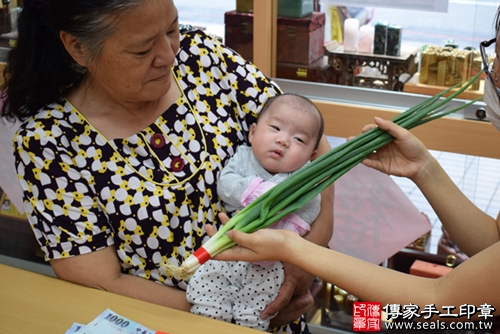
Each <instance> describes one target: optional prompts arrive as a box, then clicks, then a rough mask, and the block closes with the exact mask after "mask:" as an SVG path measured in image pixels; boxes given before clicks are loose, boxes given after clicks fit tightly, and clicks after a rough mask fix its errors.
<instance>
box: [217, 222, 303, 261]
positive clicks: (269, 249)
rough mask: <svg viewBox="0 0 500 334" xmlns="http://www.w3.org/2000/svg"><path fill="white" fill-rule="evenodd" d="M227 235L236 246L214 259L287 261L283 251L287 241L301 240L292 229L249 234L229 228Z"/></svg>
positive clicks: (259, 231) (263, 230)
mask: <svg viewBox="0 0 500 334" xmlns="http://www.w3.org/2000/svg"><path fill="white" fill-rule="evenodd" d="M227 236H228V237H229V238H231V239H232V240H233V241H234V242H236V243H237V244H238V246H235V247H231V248H229V249H227V250H225V251H223V252H222V253H220V254H218V255H216V256H215V257H214V260H221V261H246V262H257V261H267V260H273V261H283V262H289V261H287V259H288V258H287V252H286V251H285V249H286V247H287V243H288V242H298V241H299V240H303V239H302V238H301V237H300V236H299V235H297V234H296V233H294V232H292V231H285V230H273V229H262V230H258V231H256V232H253V233H250V234H247V233H244V232H241V231H236V230H230V231H228V232H227ZM277 250H278V251H277Z"/></svg>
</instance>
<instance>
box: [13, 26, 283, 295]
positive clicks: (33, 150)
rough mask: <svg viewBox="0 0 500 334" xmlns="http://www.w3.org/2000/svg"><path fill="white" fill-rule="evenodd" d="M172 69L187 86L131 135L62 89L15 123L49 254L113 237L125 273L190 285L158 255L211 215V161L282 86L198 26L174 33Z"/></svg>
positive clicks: (215, 166)
mask: <svg viewBox="0 0 500 334" xmlns="http://www.w3.org/2000/svg"><path fill="white" fill-rule="evenodd" d="M173 72H174V75H175V77H176V79H177V83H178V85H179V87H180V88H181V90H182V92H183V96H182V97H181V98H179V99H178V101H177V102H176V103H174V104H173V105H172V106H171V107H170V108H168V110H166V111H165V112H164V113H163V115H162V116H160V117H159V118H158V119H157V120H156V121H155V122H154V123H153V124H151V125H150V126H148V127H147V128H145V129H144V130H142V131H141V132H139V133H137V134H135V135H133V136H131V137H128V138H123V139H115V140H107V139H106V138H105V137H104V136H102V135H101V134H100V133H99V132H98V131H97V130H96V129H95V128H94V127H92V125H91V124H90V123H89V122H87V120H86V119H85V118H84V117H83V116H82V114H80V112H79V111H78V110H76V109H75V107H73V106H72V105H71V103H70V102H69V101H67V100H64V99H62V100H60V101H57V102H55V103H52V104H50V105H47V106H46V107H45V108H43V109H42V110H40V112H39V113H38V114H37V115H36V116H34V117H33V118H31V119H30V120H28V121H27V122H25V123H24V124H23V125H22V126H21V128H20V130H19V132H18V133H17V134H16V136H15V139H14V140H15V143H14V144H15V158H16V168H17V173H18V175H19V180H20V182H21V185H22V188H23V193H24V202H25V207H26V213H27V215H28V219H29V222H30V225H31V227H32V229H33V232H34V234H35V236H36V239H37V240H38V242H39V243H40V246H41V248H42V250H43V252H44V253H45V259H46V260H52V259H58V258H64V257H70V256H75V255H79V254H85V253H89V252H93V251H96V250H99V249H102V248H104V247H107V246H110V245H114V247H115V248H116V251H117V253H118V257H119V259H120V262H121V267H122V271H123V272H124V273H128V274H131V275H135V276H140V277H143V278H146V279H150V280H153V281H156V282H161V283H164V284H168V285H173V286H177V287H179V288H182V289H184V288H185V287H186V282H183V281H177V280H176V279H175V278H173V277H172V276H170V275H169V274H168V273H166V272H165V271H164V270H162V269H161V268H160V264H161V263H163V262H166V261H169V262H174V263H178V264H180V263H182V261H183V260H184V259H186V258H187V257H188V256H189V255H190V254H191V253H192V252H193V251H194V250H196V249H197V248H198V247H200V246H201V245H202V244H203V242H204V241H206V239H207V238H208V237H207V235H206V233H205V224H206V223H209V224H215V225H217V224H219V222H218V219H217V214H218V212H220V211H221V210H222V205H221V200H220V199H219V197H218V196H217V193H216V180H217V178H218V176H219V173H220V171H221V169H222V167H223V166H224V165H225V163H226V162H227V160H228V159H229V158H230V157H231V156H232V155H233V154H234V153H235V151H236V147H237V146H239V145H241V144H244V143H246V135H247V132H248V129H249V127H250V125H251V124H252V123H253V122H254V121H255V119H256V117H257V115H258V113H259V111H260V109H261V107H262V104H263V103H264V102H265V101H267V100H268V99H269V98H270V97H272V96H274V95H276V94H278V93H279V88H278V87H277V86H276V85H275V84H274V83H273V82H271V81H270V80H269V79H268V78H266V77H265V76H264V75H263V74H262V73H261V72H260V71H258V70H257V69H256V68H255V66H254V65H252V64H251V63H249V62H247V61H245V60H244V59H242V58H241V57H240V56H239V55H238V54H236V53H235V52H233V51H232V50H231V49H229V48H226V47H224V46H223V45H221V44H220V43H219V42H218V41H217V40H216V39H214V38H211V37H209V36H207V35H206V34H204V33H203V32H201V31H191V32H188V33H185V34H182V35H181V47H180V50H179V52H178V54H177V57H176V62H175V64H174V67H173Z"/></svg>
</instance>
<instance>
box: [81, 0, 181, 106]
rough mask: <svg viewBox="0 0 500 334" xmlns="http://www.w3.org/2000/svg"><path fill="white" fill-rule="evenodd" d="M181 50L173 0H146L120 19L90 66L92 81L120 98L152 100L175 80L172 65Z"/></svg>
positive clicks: (101, 88) (112, 95)
mask: <svg viewBox="0 0 500 334" xmlns="http://www.w3.org/2000/svg"><path fill="white" fill-rule="evenodd" d="M178 50H179V25H178V19H177V9H176V8H175V5H174V3H173V1H172V0H145V1H144V2H143V4H142V5H141V6H140V7H139V8H138V9H136V10H134V11H132V12H130V13H127V14H126V15H124V16H121V17H120V18H119V19H118V23H117V26H116V30H115V32H114V33H113V34H112V35H111V36H110V37H109V38H108V39H107V40H106V41H105V42H104V45H103V49H102V52H101V54H100V55H99V57H98V58H97V60H96V61H95V63H94V64H93V65H91V66H89V73H90V74H91V75H92V79H91V85H93V86H94V87H96V88H97V89H99V90H101V91H105V92H106V93H108V94H109V95H110V98H112V99H114V100H116V101H120V102H132V103H134V102H143V101H153V100H156V99H158V98H160V97H161V96H163V95H164V94H166V92H167V91H168V90H169V88H170V87H171V85H172V84H173V82H172V81H173V78H172V75H171V72H170V71H171V67H172V65H173V63H174V59H175V55H176V53H177V51H178Z"/></svg>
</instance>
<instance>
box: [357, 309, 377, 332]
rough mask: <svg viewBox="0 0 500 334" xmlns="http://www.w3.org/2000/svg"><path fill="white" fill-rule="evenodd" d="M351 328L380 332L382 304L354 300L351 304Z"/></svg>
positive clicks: (359, 330)
mask: <svg viewBox="0 0 500 334" xmlns="http://www.w3.org/2000/svg"><path fill="white" fill-rule="evenodd" d="M352 330H353V331H354V332H380V331H381V330H382V304H381V303H378V302H354V303H353V304H352Z"/></svg>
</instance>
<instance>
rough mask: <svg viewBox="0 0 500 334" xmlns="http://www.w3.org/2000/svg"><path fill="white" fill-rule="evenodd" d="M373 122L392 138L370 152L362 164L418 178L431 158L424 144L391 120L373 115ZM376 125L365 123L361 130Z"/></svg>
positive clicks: (366, 129) (387, 172) (394, 173)
mask: <svg viewBox="0 0 500 334" xmlns="http://www.w3.org/2000/svg"><path fill="white" fill-rule="evenodd" d="M375 123H376V125H377V126H378V127H379V128H380V129H382V130H384V131H387V132H388V133H389V134H390V135H391V136H393V137H394V140H393V141H392V142H390V143H389V144H387V145H385V146H383V147H382V148H380V149H378V150H377V151H376V152H374V153H372V154H370V155H369V156H368V157H367V158H366V159H365V160H364V161H363V164H364V165H366V166H368V167H372V168H374V169H377V170H379V171H381V172H383V173H386V174H389V175H396V176H405V177H408V178H410V179H412V180H415V179H416V178H418V175H419V173H420V172H421V171H422V170H423V169H424V168H425V166H426V165H427V164H429V163H430V162H431V161H432V160H433V157H432V155H431V154H430V153H429V151H428V150H427V149H426V148H425V146H424V144H422V142H421V141H420V140H418V139H417V138H416V137H415V136H414V135H412V134H411V133H410V132H409V131H408V130H406V129H404V128H402V127H400V126H398V125H396V124H394V123H393V122H391V121H386V120H383V119H381V118H378V117H375ZM376 125H373V124H371V125H365V126H364V127H363V129H362V130H363V132H366V131H368V130H370V129H372V128H374V127H375V126H376Z"/></svg>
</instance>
